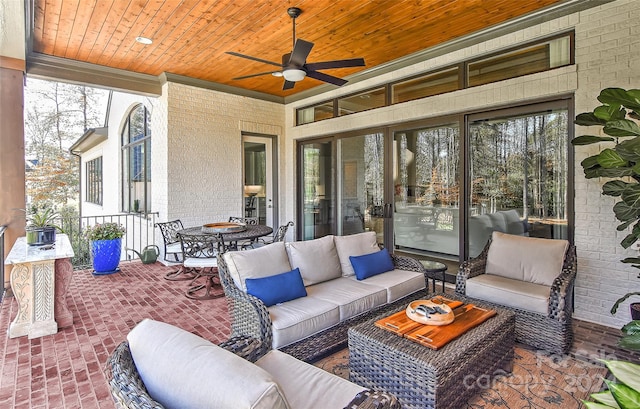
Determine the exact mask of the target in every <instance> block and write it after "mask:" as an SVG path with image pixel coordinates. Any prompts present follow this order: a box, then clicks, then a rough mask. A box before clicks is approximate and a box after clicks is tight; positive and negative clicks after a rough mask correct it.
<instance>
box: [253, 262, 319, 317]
mask: <svg viewBox="0 0 640 409" xmlns="http://www.w3.org/2000/svg"><path fill="white" fill-rule="evenodd" d="M244 283H245V284H246V286H247V294H251V295H253V296H254V297H257V298H259V299H261V300H262V302H263V303H264V305H266V306H267V307H271V306H272V305H276V304H278V303H281V302H285V301H291V300H295V299H296V298H300V297H306V296H307V290H306V289H305V288H304V283H303V282H302V276H301V275H300V270H299V269H297V268H296V269H293V270H291V271H288V272H286V273H282V274H276V275H273V276H268V277H262V278H247V279H246V280H244Z"/></svg>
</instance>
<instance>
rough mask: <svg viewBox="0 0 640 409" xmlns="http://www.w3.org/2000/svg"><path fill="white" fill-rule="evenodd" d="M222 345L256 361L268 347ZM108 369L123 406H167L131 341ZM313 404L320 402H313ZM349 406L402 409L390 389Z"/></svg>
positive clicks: (246, 341) (243, 341)
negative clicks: (146, 379)
mask: <svg viewBox="0 0 640 409" xmlns="http://www.w3.org/2000/svg"><path fill="white" fill-rule="evenodd" d="M220 346H221V347H223V348H225V349H227V350H229V351H231V352H233V353H235V354H236V355H238V356H240V357H242V358H244V359H247V360H249V361H251V362H255V361H256V360H257V359H258V358H260V357H261V356H262V355H264V354H265V353H266V352H267V351H268V348H265V346H264V344H262V343H261V342H259V341H257V340H256V339H251V338H246V337H238V338H232V339H230V340H228V341H226V342H223V343H222V344H220ZM105 372H106V378H107V382H108V383H109V390H110V391H111V396H112V397H113V400H114V401H115V404H116V407H118V408H122V409H164V407H163V406H162V405H161V404H160V403H158V402H157V401H155V400H153V398H151V396H149V393H148V392H147V389H146V388H145V386H144V383H143V382H142V379H140V376H139V375H138V371H137V369H136V366H135V363H134V362H133V358H132V356H131V350H130V349H129V343H128V342H126V341H125V342H122V343H121V344H120V345H118V346H117V347H116V349H115V350H114V351H113V353H112V354H111V356H110V357H109V359H108V361H107V364H106V368H105ZM220 376H224V374H220ZM212 382H215V380H212ZM310 404H312V406H313V405H316V404H317V402H310ZM346 408H347V409H400V404H399V403H398V400H397V399H396V398H395V397H394V396H393V395H391V394H389V393H386V392H379V391H371V390H365V391H363V392H360V393H359V394H357V395H356V396H355V397H354V398H353V400H352V401H351V402H350V403H349V404H348V405H347V406H346ZM336 409H338V408H336Z"/></svg>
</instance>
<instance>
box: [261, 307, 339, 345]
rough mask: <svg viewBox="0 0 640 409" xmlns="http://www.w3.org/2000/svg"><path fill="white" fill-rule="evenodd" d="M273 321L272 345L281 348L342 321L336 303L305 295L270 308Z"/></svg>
mask: <svg viewBox="0 0 640 409" xmlns="http://www.w3.org/2000/svg"><path fill="white" fill-rule="evenodd" d="M268 311H269V316H270V317H271V321H272V323H273V325H272V330H273V343H272V347H273V348H274V349H275V348H281V347H283V346H286V345H289V344H291V343H293V342H296V341H298V340H301V339H303V338H306V337H308V336H309V335H313V334H315V333H316V332H320V331H322V330H324V329H327V328H329V327H332V326H333V325H336V324H337V323H339V322H340V309H339V308H338V305H337V304H335V303H331V302H328V301H325V300H320V299H318V298H313V297H309V296H307V297H303V298H298V299H295V300H291V301H287V302H285V303H282V304H276V305H273V306H271V307H269V308H268Z"/></svg>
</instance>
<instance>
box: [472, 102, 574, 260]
mask: <svg viewBox="0 0 640 409" xmlns="http://www.w3.org/2000/svg"><path fill="white" fill-rule="evenodd" d="M568 117H569V115H568V110H567V109H556V110H550V109H546V110H545V111H544V112H538V113H535V112H534V113H526V114H522V115H517V114H512V115H509V116H502V117H493V118H482V119H477V120H476V119H474V120H472V121H470V128H469V158H470V169H469V174H470V178H469V179H470V191H469V204H470V207H469V255H470V256H471V257H475V256H476V255H478V254H479V253H480V251H482V248H483V247H484V245H485V244H486V242H487V239H488V238H489V237H490V236H491V232H492V231H501V232H505V233H509V234H517V235H524V236H532V237H545V238H554V239H568V237H569V234H568V231H567V230H568V227H567V226H568V203H567V184H568V152H569V144H568V141H569V137H568V123H569V122H568Z"/></svg>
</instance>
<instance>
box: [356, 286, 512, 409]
mask: <svg viewBox="0 0 640 409" xmlns="http://www.w3.org/2000/svg"><path fill="white" fill-rule="evenodd" d="M442 295H443V296H444V297H446V298H449V299H459V300H461V301H465V302H466V299H465V298H464V297H460V296H453V295H449V294H447V295H444V294H442ZM473 304H475V305H478V306H481V307H482V306H483V304H482V303H480V302H477V301H476V300H474V301H473ZM490 308H493V309H495V310H496V311H497V315H496V316H494V317H492V318H490V319H489V320H487V321H486V322H484V323H482V324H480V325H479V326H477V327H475V328H472V329H470V330H469V331H468V332H466V333H464V334H463V335H461V336H460V337H458V338H457V339H454V340H453V341H451V342H449V343H448V344H447V345H445V346H444V347H442V348H440V349H438V350H433V349H431V348H428V347H425V346H423V345H420V344H418V343H415V342H413V341H411V340H408V339H406V338H402V337H400V336H398V335H396V334H394V333H392V332H390V331H386V330H384V329H381V328H378V327H376V326H375V324H374V323H375V321H376V320H378V319H380V318H382V316H376V317H373V318H371V319H369V320H367V321H365V322H363V323H360V324H358V325H355V326H353V327H351V328H350V329H349V370H350V375H349V378H350V380H351V381H352V382H355V383H357V384H358V385H362V386H364V387H367V388H372V389H378V390H383V391H386V392H390V393H392V394H394V395H395V396H396V397H397V398H398V399H399V400H400V403H401V404H402V407H403V408H405V409H406V408H416V409H417V408H438V409H441V408H454V409H457V408H461V407H464V403H465V402H466V400H467V399H468V398H469V397H471V396H472V395H473V394H474V393H475V392H476V391H477V390H478V389H479V388H481V387H484V388H487V387H489V386H490V382H489V380H490V377H492V376H495V375H499V374H505V373H508V372H511V368H512V360H513V344H514V339H515V315H514V314H513V313H512V312H509V311H507V310H503V309H496V308H495V307H490Z"/></svg>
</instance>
